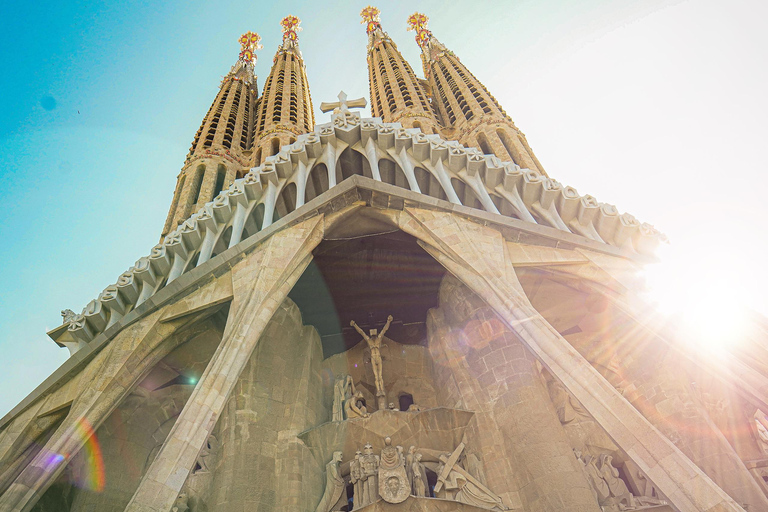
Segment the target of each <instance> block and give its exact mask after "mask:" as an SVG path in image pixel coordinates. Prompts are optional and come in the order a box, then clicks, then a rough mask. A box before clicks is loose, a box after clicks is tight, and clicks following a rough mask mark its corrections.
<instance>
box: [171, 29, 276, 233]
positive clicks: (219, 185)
mask: <svg viewBox="0 0 768 512" xmlns="http://www.w3.org/2000/svg"><path fill="white" fill-rule="evenodd" d="M260 40H261V37H260V36H259V35H258V34H256V33H253V32H246V33H245V34H243V35H242V36H240V39H239V42H240V46H241V50H240V56H239V58H238V60H237V62H236V63H235V65H234V66H232V69H231V70H230V71H229V73H227V76H225V77H224V79H223V80H222V81H221V87H220V88H219V93H218V94H217V95H216V99H215V100H214V101H213V103H212V104H211V108H209V109H208V113H207V114H206V115H205V118H204V119H203V122H202V124H200V128H199V129H198V130H197V133H196V134H195V138H194V140H193V141H192V147H190V148H189V154H188V155H187V158H186V160H185V162H184V167H182V169H181V173H179V176H178V179H177V181H176V190H175V192H174V194H173V200H172V201H171V208H170V211H169V212H168V218H167V219H166V221H165V226H164V227H163V232H162V234H161V237H160V238H161V239H163V238H165V236H166V235H167V234H168V232H169V231H172V230H173V229H175V228H176V227H177V226H178V225H179V223H181V222H183V221H184V220H186V219H187V217H189V216H190V214H192V213H193V212H195V211H197V210H198V209H200V207H202V205H204V204H205V203H207V202H210V201H212V200H213V198H214V197H216V196H217V195H218V194H219V192H221V191H222V190H224V188H226V187H228V186H229V185H230V184H231V183H232V182H233V181H234V180H235V178H240V177H242V176H243V175H244V174H245V170H246V169H248V168H249V167H250V160H251V158H250V157H251V153H252V151H251V150H252V146H253V137H254V126H253V118H254V114H255V109H256V98H257V96H258V94H257V92H256V76H255V75H254V73H253V68H254V64H255V62H256V56H255V54H254V51H255V50H257V49H260V48H261V45H260V44H259V41H260Z"/></svg>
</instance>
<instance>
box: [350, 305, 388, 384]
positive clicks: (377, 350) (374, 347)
mask: <svg viewBox="0 0 768 512" xmlns="http://www.w3.org/2000/svg"><path fill="white" fill-rule="evenodd" d="M391 323H392V315H389V316H388V317H387V323H386V324H385V325H384V328H383V329H382V330H381V332H380V333H378V334H377V333H376V329H371V331H370V332H371V335H370V336H368V335H367V334H365V332H364V331H363V330H362V329H361V328H360V327H359V326H358V325H357V324H356V323H355V321H354V320H352V321H350V322H349V325H351V326H352V327H354V328H355V329H356V330H357V332H359V333H360V335H361V336H362V337H363V339H364V340H365V342H366V343H368V348H370V349H371V366H373V377H374V379H375V380H376V396H381V395H383V394H384V379H383V378H382V376H381V340H382V339H384V333H385V332H387V329H389V324H391Z"/></svg>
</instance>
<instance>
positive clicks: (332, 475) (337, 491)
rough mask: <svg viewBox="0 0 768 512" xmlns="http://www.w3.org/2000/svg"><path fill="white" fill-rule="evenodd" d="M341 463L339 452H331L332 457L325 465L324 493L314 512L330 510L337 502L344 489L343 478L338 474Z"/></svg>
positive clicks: (328, 511)
mask: <svg viewBox="0 0 768 512" xmlns="http://www.w3.org/2000/svg"><path fill="white" fill-rule="evenodd" d="M358 453H359V452H358ZM340 463H341V452H333V458H332V459H331V460H330V462H328V464H326V465H325V493H323V497H322V499H321V500H320V503H318V505H317V508H315V512H330V510H331V509H332V508H333V506H334V505H335V504H336V503H338V501H339V498H341V494H342V492H343V491H344V489H345V487H346V486H345V485H344V479H343V478H342V477H341V475H340V474H339V464H340Z"/></svg>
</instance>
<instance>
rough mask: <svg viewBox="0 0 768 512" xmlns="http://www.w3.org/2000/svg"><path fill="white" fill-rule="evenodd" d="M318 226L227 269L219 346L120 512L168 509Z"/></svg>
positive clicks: (288, 231) (316, 237) (319, 222)
mask: <svg viewBox="0 0 768 512" xmlns="http://www.w3.org/2000/svg"><path fill="white" fill-rule="evenodd" d="M322 226H323V216H322V215H321V216H318V217H314V218H311V219H308V220H306V221H304V222H302V223H300V224H296V225H294V226H291V227H288V228H285V229H284V230H283V231H280V232H278V233H275V234H274V235H272V236H271V237H270V238H269V239H267V240H265V241H264V242H263V244H262V245H261V246H259V247H258V248H257V249H256V250H255V251H254V252H253V253H251V254H248V255H247V256H245V257H244V258H243V259H242V260H241V261H240V262H238V263H237V264H236V265H235V266H234V267H233V268H232V270H231V272H232V284H233V299H232V304H231V306H230V308H229V317H228V319H227V326H226V328H225V330H224V336H223V338H222V341H221V344H220V345H219V348H218V349H217V350H216V353H215V354H214V355H213V358H212V359H211V362H210V363H209V364H208V367H207V368H206V370H205V373H203V376H202V377H201V378H200V381H199V382H198V384H197V387H196V388H195V391H194V392H193V393H192V396H191V397H190V398H189V401H188V402H187V404H186V405H185V407H184V410H183V411H182V412H181V414H180V415H179V419H178V421H177V422H176V424H175V425H174V426H173V429H172V430H171V432H170V434H168V438H167V439H166V442H165V444H164V445H163V448H162V449H161V450H160V452H159V453H158V454H157V457H156V458H155V460H154V462H153V463H152V465H151V466H150V468H149V469H148V470H147V472H146V474H145V475H144V478H143V479H142V482H141V484H140V485H139V488H138V489H137V490H136V493H135V494H134V495H133V498H131V502H130V503H129V504H128V506H127V507H126V509H125V510H126V511H130V512H138V511H142V512H145V511H146V512H148V511H154V512H167V511H168V510H170V508H171V506H172V505H173V502H174V501H175V500H176V497H177V496H178V494H179V492H180V491H181V488H182V486H183V485H184V482H185V481H186V480H187V477H188V476H189V473H190V471H191V470H192V468H193V467H194V464H195V460H196V459H197V456H198V454H199V453H200V451H201V450H202V448H203V445H204V443H206V442H207V441H208V438H209V436H210V435H211V433H212V432H213V429H214V427H215V425H216V423H217V420H218V418H219V416H220V414H221V413H222V411H223V410H224V406H225V405H226V403H227V398H228V397H229V396H230V394H231V393H232V391H233V389H234V388H235V385H236V384H237V381H238V379H239V377H240V374H241V373H242V371H243V369H244V368H245V366H246V364H247V362H248V361H249V360H250V357H251V354H252V353H253V351H254V349H255V348H256V345H257V344H258V342H259V339H260V338H261V334H262V333H263V332H264V329H265V328H266V326H267V324H268V323H269V321H270V319H271V318H272V315H273V314H274V313H275V311H277V309H278V308H279V307H280V305H281V304H282V303H283V301H284V300H285V298H286V297H287V296H288V292H289V291H290V290H291V288H293V285H294V284H295V283H296V281H297V280H298V278H299V277H300V276H301V274H302V272H303V271H304V269H305V268H306V266H307V265H308V264H309V262H310V260H311V258H312V250H313V249H314V248H315V247H316V246H317V244H318V243H319V242H320V240H321V239H322ZM253 485H257V483H256V482H254V484H253Z"/></svg>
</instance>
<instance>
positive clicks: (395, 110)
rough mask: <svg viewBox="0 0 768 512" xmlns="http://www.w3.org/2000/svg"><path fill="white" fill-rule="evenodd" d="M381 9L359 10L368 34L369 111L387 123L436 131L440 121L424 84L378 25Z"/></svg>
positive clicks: (427, 131) (370, 7)
mask: <svg viewBox="0 0 768 512" xmlns="http://www.w3.org/2000/svg"><path fill="white" fill-rule="evenodd" d="M379 14H380V11H379V9H377V8H376V7H373V6H370V5H369V6H368V7H366V8H364V9H363V10H362V11H360V16H361V17H362V23H364V24H365V25H366V28H365V31H366V33H367V34H368V57H367V61H368V81H369V87H370V92H371V111H372V113H373V115H374V116H375V117H381V118H382V120H383V121H385V122H388V123H395V122H399V123H401V124H402V125H403V126H404V127H406V128H413V127H415V128H421V130H422V131H423V132H425V133H438V130H439V128H440V123H439V122H438V119H437V117H436V115H435V111H434V110H433V109H432V106H431V105H430V99H429V96H428V94H427V90H426V89H425V88H424V84H422V83H421V81H420V80H419V79H418V78H417V77H416V74H415V73H414V72H413V68H411V66H410V64H408V62H407V61H406V60H405V59H404V58H403V56H402V54H401V53H400V51H399V50H398V49H397V45H395V43H394V42H393V41H392V40H391V39H390V38H389V35H387V33H386V32H384V30H383V29H382V28H381V23H380V19H379Z"/></svg>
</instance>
